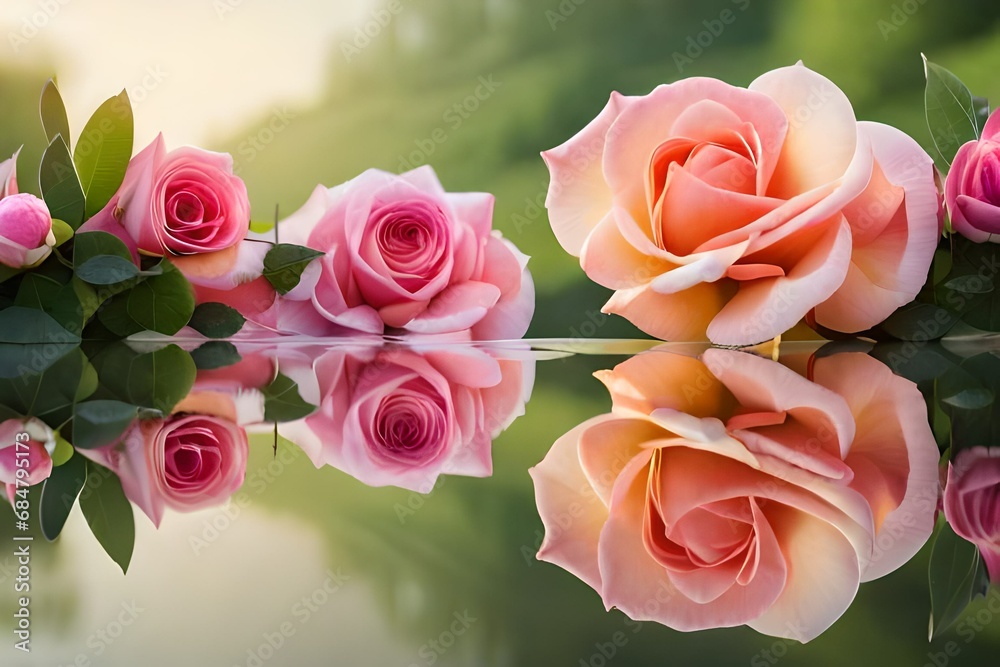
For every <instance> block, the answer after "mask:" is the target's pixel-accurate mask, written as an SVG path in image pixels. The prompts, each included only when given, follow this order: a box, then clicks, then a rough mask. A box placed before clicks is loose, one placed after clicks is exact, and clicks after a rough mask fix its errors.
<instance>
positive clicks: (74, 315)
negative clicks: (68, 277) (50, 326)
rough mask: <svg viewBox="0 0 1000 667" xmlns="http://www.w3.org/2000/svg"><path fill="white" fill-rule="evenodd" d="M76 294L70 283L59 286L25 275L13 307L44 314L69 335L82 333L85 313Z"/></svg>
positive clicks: (46, 280)
mask: <svg viewBox="0 0 1000 667" xmlns="http://www.w3.org/2000/svg"><path fill="white" fill-rule="evenodd" d="M80 297H81V295H80V293H79V291H78V290H77V289H76V288H75V286H74V285H72V284H61V283H60V282H58V281H57V280H55V279H53V278H49V277H47V276H44V275H42V274H40V273H29V274H28V275H26V276H25V277H24V280H22V281H21V287H20V288H19V289H18V291H17V297H16V298H15V300H14V305H16V306H24V307H25V308H34V309H36V310H41V311H44V312H46V313H48V314H49V315H50V316H51V317H52V319H54V320H55V321H56V322H58V323H59V325H60V326H62V327H63V328H64V329H66V330H67V331H69V332H71V333H77V332H81V331H83V325H84V322H85V321H86V318H85V316H86V313H85V309H84V306H83V304H82V303H81V300H80Z"/></svg>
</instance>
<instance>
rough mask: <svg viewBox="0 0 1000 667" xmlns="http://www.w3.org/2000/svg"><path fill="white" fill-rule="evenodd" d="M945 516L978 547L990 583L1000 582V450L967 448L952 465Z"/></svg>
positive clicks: (946, 491)
mask: <svg viewBox="0 0 1000 667" xmlns="http://www.w3.org/2000/svg"><path fill="white" fill-rule="evenodd" d="M944 514H945V517H947V519H948V523H949V524H951V527H952V529H954V531H955V532H956V533H957V534H959V535H961V536H962V537H964V538H965V539H967V540H969V541H970V542H972V543H973V544H975V545H976V546H977V547H979V552H980V553H981V554H982V555H983V560H984V561H985V562H986V568H987V570H988V571H989V573H990V580H991V581H993V582H994V583H1000V449H997V448H995V447H994V448H989V447H972V448H971V449H963V450H962V451H960V452H959V453H958V455H957V456H956V457H955V460H954V461H952V462H951V463H949V464H948V484H947V486H945V489H944Z"/></svg>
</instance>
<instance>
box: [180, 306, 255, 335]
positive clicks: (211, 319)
mask: <svg viewBox="0 0 1000 667" xmlns="http://www.w3.org/2000/svg"><path fill="white" fill-rule="evenodd" d="M245 322H246V319H245V318H244V317H243V316H242V315H240V311H238V310H236V309H235V308H230V307H229V306H227V305H225V304H224V303H211V302H210V303H203V304H200V305H199V306H198V307H197V308H195V309H194V314H193V315H192V316H191V321H190V322H188V325H189V326H190V327H191V328H192V329H194V330H195V331H197V332H198V333H200V334H202V335H204V336H207V337H208V338H229V337H230V336H233V335H235V334H237V333H239V331H240V329H242V328H243V324H244V323H245Z"/></svg>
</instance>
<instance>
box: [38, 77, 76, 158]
mask: <svg viewBox="0 0 1000 667" xmlns="http://www.w3.org/2000/svg"><path fill="white" fill-rule="evenodd" d="M38 107H39V112H40V113H41V116H42V129H44V130H45V137H46V139H47V140H48V141H50V142H51V141H53V140H54V139H55V138H56V137H57V136H60V135H61V136H62V137H63V139H65V141H66V143H67V144H69V119H68V118H67V117H66V105H65V104H63V99H62V95H60V94H59V89H58V88H56V82H55V81H54V80H52V79H49V80H48V81H47V82H46V83H45V87H44V88H42V98H41V99H40V100H39V102H38Z"/></svg>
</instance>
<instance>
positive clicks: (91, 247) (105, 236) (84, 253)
mask: <svg viewBox="0 0 1000 667" xmlns="http://www.w3.org/2000/svg"><path fill="white" fill-rule="evenodd" d="M102 255H114V256H115V257H121V258H122V259H128V260H131V259H132V253H130V252H129V249H128V246H126V245H125V242H124V241H122V240H121V239H120V238H118V237H117V236H115V235H114V234H109V233H107V232H84V233H82V234H77V235H76V238H75V239H74V240H73V266H74V268H77V269H79V268H80V267H81V266H82V265H83V264H85V263H86V262H87V261H88V260H90V259H91V258H94V257H100V256H102Z"/></svg>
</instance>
